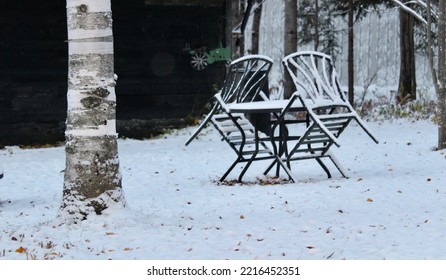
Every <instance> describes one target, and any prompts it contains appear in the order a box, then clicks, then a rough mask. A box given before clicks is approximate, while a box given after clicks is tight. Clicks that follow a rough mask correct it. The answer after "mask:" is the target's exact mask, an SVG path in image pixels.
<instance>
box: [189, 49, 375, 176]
mask: <svg viewBox="0 0 446 280" xmlns="http://www.w3.org/2000/svg"><path fill="white" fill-rule="evenodd" d="M282 63H283V66H284V68H285V69H286V71H287V72H288V73H289V75H290V77H291V79H292V81H293V84H294V87H295V91H294V93H293V94H292V95H291V97H290V98H289V99H285V100H270V99H269V98H268V96H267V95H266V94H265V93H264V88H265V84H266V83H267V79H268V73H269V71H270V70H271V66H272V64H273V61H272V59H271V58H269V57H267V56H263V55H247V56H244V57H241V58H239V59H237V60H234V61H233V62H232V63H231V64H230V65H229V68H228V72H227V75H226V79H225V82H224V84H223V87H222V88H221V90H220V91H219V92H217V93H216V94H215V95H214V100H215V102H214V104H213V107H212V109H211V111H210V112H209V113H208V114H207V116H206V117H205V119H204V120H203V121H202V122H201V124H200V125H199V127H198V128H197V129H196V130H195V132H194V133H193V134H192V135H191V136H190V137H189V139H188V140H187V141H186V146H187V145H189V144H190V143H191V142H192V140H194V139H195V138H196V137H197V136H198V134H199V133H200V131H201V130H202V129H203V128H204V127H206V125H207V124H208V123H209V122H210V123H211V124H212V125H213V126H214V127H215V128H216V129H217V131H218V132H219V133H220V135H221V137H222V140H223V141H225V142H226V143H227V144H229V146H230V147H231V148H232V149H233V150H234V152H235V153H236V155H237V157H236V159H235V161H234V162H233V163H232V165H231V166H230V167H229V168H228V170H227V171H226V172H225V173H224V174H223V176H222V177H221V178H220V181H224V180H225V179H226V177H227V176H228V175H229V173H230V172H231V171H232V170H233V169H234V167H235V166H236V165H237V164H239V163H245V166H244V167H243V169H242V171H241V172H240V174H239V177H238V181H239V182H241V181H242V178H243V176H244V174H245V173H246V171H247V170H248V169H249V167H250V165H251V164H252V163H253V162H254V161H260V160H268V161H269V162H270V165H269V167H268V168H267V169H266V170H265V172H264V175H266V174H268V173H269V172H270V171H271V170H272V169H273V168H274V167H276V176H279V172H280V170H281V169H283V170H284V171H285V173H286V174H287V175H288V177H289V180H290V181H293V182H296V179H295V176H294V174H293V173H292V172H291V162H293V161H298V160H306V159H314V160H316V161H317V162H318V164H319V165H320V166H321V167H322V169H323V170H324V171H325V173H326V174H327V176H328V177H329V178H330V177H331V173H330V171H329V169H328V167H327V166H326V164H325V163H324V162H323V160H322V159H323V158H328V159H330V160H331V162H332V163H333V164H334V166H335V167H336V168H337V169H338V171H339V172H340V173H341V175H342V176H343V177H345V178H348V175H347V172H346V171H345V170H344V168H343V167H342V165H341V164H340V163H339V161H338V160H337V159H336V157H335V156H334V154H333V153H332V151H331V149H330V148H331V147H332V146H333V145H336V146H338V147H339V146H340V143H339V141H338V138H339V136H340V135H341V134H342V132H343V131H344V130H345V128H346V127H347V126H348V125H349V123H350V122H351V121H352V120H355V121H356V122H357V123H358V124H359V126H360V127H361V128H362V129H364V131H365V132H366V133H367V134H368V135H369V136H370V137H371V139H372V140H373V141H374V142H375V143H378V140H377V138H376V136H375V135H374V133H373V132H372V131H371V130H370V129H369V128H368V127H367V126H366V124H365V123H364V121H362V120H361V118H360V117H359V115H358V114H357V113H356V111H355V110H354V109H353V107H352V106H351V105H350V103H349V102H348V100H347V99H346V97H345V95H344V92H343V91H342V90H341V88H340V85H339V81H338V77H337V74H336V70H335V67H334V64H333V61H332V59H331V57H330V56H328V55H326V54H323V53H320V52H314V51H305V52H296V53H292V54H290V55H288V56H286V57H285V58H283V60H282ZM262 116H263V117H264V116H266V117H267V118H266V122H267V129H266V130H265V129H264V128H263V129H261V126H260V124H261V123H259V120H260V121H261V120H262V118H261V117H262ZM263 119H265V118H263ZM290 125H299V126H303V129H301V130H300V132H299V135H293V134H292V133H290V131H291V130H290V129H289V126H290ZM261 130H262V131H261ZM293 133H294V130H293Z"/></svg>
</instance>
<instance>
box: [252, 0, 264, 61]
mask: <svg viewBox="0 0 446 280" xmlns="http://www.w3.org/2000/svg"><path fill="white" fill-rule="evenodd" d="M254 9H255V10H254V19H253V22H252V53H253V54H258V53H259V35H260V34H259V33H260V19H261V18H262V4H260V5H257V4H256V5H255V6H254Z"/></svg>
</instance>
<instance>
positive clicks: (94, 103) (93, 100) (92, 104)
mask: <svg viewBox="0 0 446 280" xmlns="http://www.w3.org/2000/svg"><path fill="white" fill-rule="evenodd" d="M102 102H103V99H102V98H100V97H97V96H88V97H85V98H82V99H81V103H82V105H84V107H85V108H88V109H92V108H96V107H99V106H100V105H101V104H102Z"/></svg>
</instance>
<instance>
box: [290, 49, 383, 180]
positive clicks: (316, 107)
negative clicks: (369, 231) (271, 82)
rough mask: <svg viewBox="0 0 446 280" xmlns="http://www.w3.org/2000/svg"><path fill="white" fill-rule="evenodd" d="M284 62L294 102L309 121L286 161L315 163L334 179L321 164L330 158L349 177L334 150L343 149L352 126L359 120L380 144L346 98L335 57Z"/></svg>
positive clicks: (305, 56)
mask: <svg viewBox="0 0 446 280" xmlns="http://www.w3.org/2000/svg"><path fill="white" fill-rule="evenodd" d="M282 62H283V65H284V67H285V69H286V70H287V71H288V73H289V74H290V76H291V78H292V80H293V83H294V85H295V87H296V92H295V93H294V94H293V97H292V98H298V99H299V100H300V102H301V103H302V104H303V106H304V107H305V108H306V112H307V114H308V115H307V117H308V120H309V122H308V126H307V128H306V130H305V132H304V133H303V134H302V135H301V136H300V137H299V138H298V140H297V142H296V143H295V144H294V145H292V148H291V149H290V150H289V151H290V152H289V153H288V154H287V155H286V157H285V158H283V160H284V161H286V162H287V164H288V165H289V162H291V161H296V160H304V159H315V160H316V161H317V162H318V163H319V164H320V166H321V167H322V168H323V169H324V171H325V172H326V173H327V175H328V177H329V178H330V177H331V174H330V172H329V170H328V168H327V166H326V165H325V164H324V163H323V161H322V160H321V159H322V158H325V157H326V158H329V159H331V161H332V162H333V164H334V165H335V166H336V167H337V169H338V170H339V171H340V173H341V174H342V176H344V177H348V176H347V173H346V171H345V170H344V169H343V168H342V166H341V164H340V163H339V161H338V160H337V159H336V157H335V156H334V154H333V153H332V152H331V150H330V147H331V146H332V145H336V146H340V144H339V142H338V138H339V136H340V135H341V134H342V132H343V131H344V130H345V128H346V127H347V126H348V125H349V123H350V122H351V121H352V120H355V121H356V122H357V123H358V124H359V125H360V127H361V128H362V129H363V130H364V131H365V132H366V133H367V134H368V135H369V136H370V138H372V140H373V141H374V142H375V143H378V140H377V138H376V136H375V134H374V133H373V132H372V131H371V130H370V129H369V128H368V127H367V125H366V124H365V123H364V121H363V120H361V118H360V117H359V115H358V114H357V112H356V111H355V110H354V108H353V107H352V106H351V104H350V103H349V102H348V100H347V99H346V98H345V96H344V93H343V92H342V90H341V88H340V86H339V82H338V77H337V74H336V70H335V67H334V65H333V62H332V59H331V57H330V56H328V55H326V54H323V53H319V52H312V51H307V52H296V53H293V54H290V55H288V56H286V57H285V58H284V59H283V60H282Z"/></svg>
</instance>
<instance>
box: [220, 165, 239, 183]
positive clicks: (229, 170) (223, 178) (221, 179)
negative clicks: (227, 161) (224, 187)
mask: <svg viewBox="0 0 446 280" xmlns="http://www.w3.org/2000/svg"><path fill="white" fill-rule="evenodd" d="M239 162H240V159H236V160H235V161H234V162H233V163H232V165H231V166H230V167H229V168H228V170H227V171H226V172H225V174H223V176H222V177H221V178H220V182H223V181H224V180H225V179H226V177H227V176H228V175H229V173H231V171H232V169H234V167H235V166H236V165H237V164H238V163H239Z"/></svg>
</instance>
